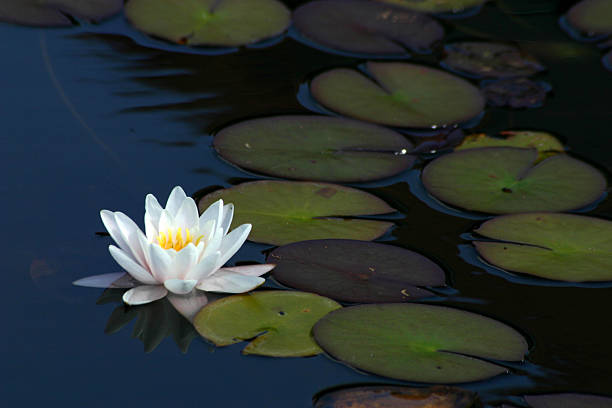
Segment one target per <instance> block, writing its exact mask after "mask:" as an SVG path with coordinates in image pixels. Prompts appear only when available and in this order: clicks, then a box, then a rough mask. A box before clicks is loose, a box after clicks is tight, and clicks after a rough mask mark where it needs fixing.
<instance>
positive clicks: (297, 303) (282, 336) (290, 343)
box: [193, 291, 341, 357]
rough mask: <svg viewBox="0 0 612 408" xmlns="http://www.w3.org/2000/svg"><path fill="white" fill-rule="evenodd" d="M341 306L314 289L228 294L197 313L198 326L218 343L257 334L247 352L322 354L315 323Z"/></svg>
mask: <svg viewBox="0 0 612 408" xmlns="http://www.w3.org/2000/svg"><path fill="white" fill-rule="evenodd" d="M340 307H341V306H340V305H339V304H338V303H336V302H334V301H333V300H331V299H327V298H324V297H322V296H318V295H314V294H312V293H304V292H289V291H262V292H253V293H249V294H246V295H234V296H228V297H225V298H223V299H220V300H217V301H215V302H213V303H210V304H209V305H208V306H206V307H204V308H203V309H202V310H201V311H200V313H198V314H197V315H196V317H195V318H194V320H193V324H194V326H195V328H196V330H197V331H198V332H199V333H200V334H201V335H202V336H203V337H204V338H206V339H207V340H210V341H212V342H213V343H215V344H216V345H217V346H229V345H230V344H235V343H238V342H241V341H244V340H250V339H253V338H254V337H255V339H254V340H253V341H251V342H250V343H249V344H248V345H247V346H246V347H245V348H244V349H243V350H242V352H243V353H244V354H260V355H264V356H271V357H301V356H312V355H315V354H319V353H320V352H321V349H319V347H318V346H317V344H316V343H315V342H314V341H313V339H312V336H311V335H310V331H311V329H312V326H313V325H314V324H315V323H316V322H317V321H318V320H319V319H320V318H321V317H323V316H325V315H326V314H327V313H329V312H331V311H332V310H335V309H338V308H340Z"/></svg>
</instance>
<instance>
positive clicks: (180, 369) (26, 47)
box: [0, 1, 612, 408]
mask: <svg viewBox="0 0 612 408" xmlns="http://www.w3.org/2000/svg"><path fill="white" fill-rule="evenodd" d="M286 3H287V4H288V5H290V6H295V5H296V4H298V3H299V2H298V1H294V2H286ZM511 3H512V2H510V1H507V2H506V1H505V2H503V3H502V2H499V3H491V4H487V5H486V6H484V7H483V9H482V11H481V12H480V13H479V14H478V15H476V16H473V17H470V18H467V19H461V20H446V22H445V24H446V28H447V32H448V34H447V37H446V41H451V40H469V39H493V40H514V41H517V42H518V44H520V45H521V47H523V48H524V49H525V50H527V51H529V52H531V53H533V54H534V55H536V56H537V57H538V58H539V59H540V60H541V61H542V62H543V63H544V64H546V65H547V66H548V67H549V70H548V71H547V72H546V73H544V74H542V75H540V76H538V79H542V80H544V81H547V82H549V83H550V84H551V85H552V86H553V92H552V93H551V94H549V98H548V99H547V101H546V102H545V104H544V106H543V107H542V108H539V109H529V110H505V109H488V110H487V113H486V115H485V116H484V118H483V120H482V121H481V122H480V124H479V125H478V126H477V127H476V128H475V130H476V131H487V132H490V133H494V132H497V131H499V130H505V129H521V128H528V129H542V130H547V131H551V132H553V133H555V134H557V135H558V136H559V137H560V138H561V139H562V140H563V141H565V142H566V143H567V145H568V146H569V147H570V148H571V151H572V152H573V153H574V154H575V155H576V156H578V157H580V158H583V159H585V160H587V161H590V162H591V163H594V164H596V165H598V166H600V168H602V169H610V168H612V159H611V157H612V155H611V154H610V153H611V152H612V150H611V148H612V134H611V133H610V118H611V117H612V103H611V99H610V98H611V95H612V73H611V72H609V71H606V69H605V68H604V67H603V66H602V64H601V61H600V59H601V52H600V50H598V49H597V48H596V47H595V46H594V45H592V44H583V43H578V42H575V41H573V40H572V39H570V38H569V37H568V36H567V35H566V34H565V33H564V32H563V31H562V30H560V29H559V26H558V23H557V19H558V16H559V15H560V14H562V13H563V12H564V11H565V10H566V9H567V7H568V6H569V5H571V3H572V2H559V3H558V4H555V3H554V2H551V1H549V2H543V1H542V2H533V8H530V7H528V6H525V7H523V10H527V11H534V12H533V13H529V14H504V13H503V12H501V11H500V7H498V6H500V5H501V6H503V5H504V4H505V5H507V4H511ZM521 4H523V5H528V4H529V2H521ZM536 5H537V7H536ZM551 5H552V6H551ZM538 7H540V8H538ZM91 31H97V33H96V34H93V33H92V32H91ZM105 31H107V32H114V34H103V32H105ZM127 31H128V29H127V28H126V26H125V23H124V22H123V18H122V17H117V18H115V19H113V20H111V21H108V22H107V23H105V24H104V25H101V26H98V27H94V28H91V27H90V28H87V27H76V28H70V29H53V30H45V29H32V28H24V27H18V26H12V25H8V24H0V36H1V37H2V41H0V55H2V64H1V70H2V75H1V76H0V92H1V97H0V115H1V122H0V137H1V141H2V161H1V163H2V166H3V174H4V178H3V182H2V187H1V188H2V193H3V196H4V199H3V213H4V216H3V217H2V231H3V233H2V242H3V244H2V247H3V254H4V275H3V276H4V285H5V290H4V294H3V296H2V303H3V307H2V311H3V317H2V321H3V327H4V334H3V336H2V337H1V340H0V350H1V353H2V367H3V369H2V378H1V379H0V384H1V385H0V389H1V392H0V395H1V396H0V400H1V401H2V402H3V403H5V404H19V406H24V407H25V406H28V407H29V406H39V405H40V404H43V403H44V404H46V405H49V406H66V407H84V406H87V407H106V406H111V405H114V406H129V405H131V406H137V407H164V406H168V405H170V404H172V406H179V407H180V406H194V405H198V406H199V405H201V406H211V407H243V406H250V407H267V408H274V407H304V408H306V407H310V406H311V398H312V396H313V395H314V394H315V393H317V392H319V391H321V390H323V389H325V388H328V387H333V386H337V385H341V384H350V383H365V382H388V380H385V379H383V378H378V377H376V376H371V375H365V374H361V373H358V372H356V371H354V370H352V369H350V368H348V367H346V366H344V365H342V364H338V363H336V362H333V361H332V360H330V359H329V358H327V357H325V356H323V355H320V356H317V357H313V358H302V359H271V358H262V357H252V356H248V357H245V356H242V355H241V354H240V349H241V348H242V345H236V346H232V347H227V348H218V349H215V348H213V347H212V346H210V345H208V344H206V343H205V342H204V341H202V340H200V339H199V338H195V339H194V340H193V341H192V342H191V345H190V347H189V350H188V352H187V353H185V354H183V353H181V351H180V350H179V348H178V347H177V345H176V344H175V343H174V342H173V341H172V339H171V338H170V337H168V338H166V339H164V340H163V341H161V343H160V344H159V346H158V347H156V348H155V349H154V350H153V351H151V352H149V353H145V352H144V351H143V343H142V342H141V341H139V340H138V339H135V338H133V337H132V330H133V327H132V326H133V325H134V320H133V321H132V322H131V323H129V324H127V326H126V327H124V328H123V329H121V330H119V331H117V332H116V333H114V334H105V327H106V325H107V321H108V320H109V317H110V316H111V313H113V310H115V308H117V307H118V306H120V303H119V300H118V298H117V299H116V300H115V302H110V303H107V304H103V305H98V304H96V301H97V299H98V298H99V297H100V295H101V293H102V291H101V290H97V289H84V288H78V287H73V286H71V282H72V281H74V280H75V279H78V278H80V277H84V276H89V275H95V274H101V273H108V272H117V271H118V267H117V265H116V264H115V263H114V261H113V260H112V258H111V257H110V256H109V255H108V252H107V250H106V247H107V246H108V244H109V243H110V238H108V237H105V236H100V235H96V232H99V231H103V226H102V224H101V222H100V220H99V217H98V212H99V210H100V209H101V208H107V209H113V210H121V211H124V212H125V213H126V214H128V215H130V216H131V217H133V218H135V219H137V220H140V217H141V214H142V213H143V211H142V210H143V199H144V196H145V194H147V193H153V194H155V195H157V196H158V197H165V196H167V194H168V193H169V191H170V189H171V188H172V186H174V185H176V184H180V185H182V186H183V187H184V188H185V190H186V191H187V192H188V193H195V192H196V191H198V190H200V189H203V188H209V187H210V186H224V187H227V186H230V185H232V184H236V183H237V182H239V181H241V180H244V179H248V178H255V176H252V175H248V174H247V173H244V172H242V171H240V170H238V169H236V168H234V167H232V166H230V165H229V164H227V163H225V162H223V161H221V160H220V159H219V158H218V157H216V155H215V154H214V153H213V151H212V149H211V147H210V145H211V137H210V134H211V133H212V132H214V131H215V130H217V129H219V128H220V127H222V126H224V125H226V124H228V123H231V122H235V121H238V120H241V119H244V118H248V117H257V116H262V115H272V114H281V113H306V112H308V110H307V109H306V108H304V107H303V106H302V105H301V104H300V102H299V101H298V99H297V97H296V95H297V93H298V89H299V85H300V84H301V83H303V82H304V81H305V80H307V79H308V78H309V76H311V75H312V74H313V73H316V72H318V71H321V70H323V69H326V68H330V67H336V66H339V65H352V64H355V63H358V62H360V61H361V60H359V59H354V58H350V57H345V56H334V55H330V54H326V53H323V52H321V51H318V50H316V49H313V48H309V47H307V46H305V45H303V44H301V43H298V42H296V41H294V40H293V39H291V38H283V39H280V40H279V41H278V42H277V43H276V44H272V45H270V46H268V47H265V48H261V49H244V50H240V51H239V52H235V53H231V54H227V55H216V56H210V55H193V54H179V53H170V52H165V51H161V50H156V49H153V48H148V47H144V46H141V45H138V44H137V43H135V42H134V41H132V40H131V39H130V38H129V37H128V36H127V35H121V33H122V32H127ZM413 60H416V61H420V62H423V63H429V64H434V63H435V61H436V60H435V56H434V55H430V56H419V57H415V58H413ZM417 171H418V170H412V171H410V172H406V173H403V174H401V175H399V176H397V177H395V178H393V179H391V180H384V181H381V182H377V183H371V184H368V185H357V186H359V187H363V188H365V189H367V190H368V191H370V192H372V193H374V194H376V195H378V196H379V197H381V198H384V199H385V200H386V201H387V202H388V203H389V204H390V205H392V206H393V207H395V208H397V209H398V210H400V211H401V216H398V217H395V218H394V220H395V221H396V224H397V226H396V227H395V229H393V230H392V231H391V233H389V234H388V235H386V236H385V237H384V238H383V240H387V241H389V242H390V243H392V244H394V245H399V246H402V247H406V248H410V249H414V250H417V251H419V252H421V253H423V254H425V255H428V256H430V257H431V258H433V259H435V260H437V261H438V262H439V263H440V264H441V265H443V266H444V267H445V269H446V270H447V273H448V276H449V278H450V281H451V283H452V285H453V286H454V288H456V290H457V294H456V295H453V297H451V298H450V299H448V300H444V301H440V302H443V303H444V304H447V305H452V306H456V307H459V308H462V309H466V310H470V311H474V312H478V313H481V314H484V315H487V316H491V317H494V318H496V319H499V320H501V321H503V322H507V323H509V324H511V325H512V326H514V327H516V328H518V329H519V330H520V331H521V332H522V333H524V334H525V335H526V336H527V337H528V338H529V340H530V342H531V350H530V353H529V355H528V362H527V363H526V364H522V365H516V366H513V367H512V368H513V374H508V375H502V376H498V377H496V378H493V379H490V380H488V381H483V382H479V383H472V384H466V385H465V388H468V389H473V390H477V391H479V392H481V393H482V396H483V398H484V399H485V400H486V401H488V402H490V403H495V402H498V401H503V400H506V399H507V398H509V397H511V396H514V395H521V394H523V393H532V392H552V391H579V392H594V393H602V394H609V395H612V348H611V347H610V344H612V325H611V324H610V317H609V312H610V310H611V306H612V288H611V287H609V285H608V287H606V285H592V286H595V287H555V286H550V285H547V284H541V285H533V284H530V283H532V282H533V280H530V281H521V280H520V279H514V280H512V279H507V278H506V277H504V276H507V275H503V274H495V273H491V271H490V270H486V269H485V268H484V267H483V266H482V265H478V264H476V265H473V264H471V263H470V262H474V261H475V256H474V254H473V253H472V252H471V251H470V250H469V249H466V248H467V247H466V246H465V245H466V244H467V241H466V240H465V239H464V238H462V234H463V237H465V233H467V232H469V231H470V230H471V229H472V227H474V226H475V225H477V224H478V223H479V221H478V220H475V219H469V218H461V217H457V216H453V215H450V214H446V213H444V212H442V211H439V210H438V209H435V208H432V207H430V206H429V205H428V204H427V203H425V202H424V201H422V200H421V199H420V198H419V197H418V194H416V192H417V190H418V185H417V184H418V183H416V182H415V180H416V179H417ZM590 214H592V215H598V216H601V217H605V218H612V204H611V203H610V200H609V199H607V200H605V201H603V202H602V203H600V204H599V205H598V206H597V207H596V208H595V209H594V210H592V211H591V212H590ZM268 248H269V247H267V246H264V245H257V244H252V243H248V244H247V245H245V247H243V249H242V250H241V251H240V252H239V254H238V255H237V257H236V258H235V259H233V261H257V262H263V261H264V258H265V256H264V254H263V253H262V250H265V249H268ZM459 255H461V256H459ZM124 314H125V313H124V309H123V308H122V307H119V309H118V311H117V312H115V315H114V316H115V317H114V319H115V320H114V321H113V324H114V325H116V324H117V322H116V320H117V319H121V318H124V317H125V316H124ZM128 317H129V316H128ZM178 326H180V327H182V328H183V330H187V335H189V331H188V326H187V329H185V327H184V325H182V326H181V323H180V322H179V324H178ZM140 329H141V327H140V326H137V327H136V330H140ZM183 333H184V332H183ZM163 335H164V333H161V334H160V333H149V334H148V336H149V337H150V338H149V341H150V342H152V343H155V341H154V340H155V338H156V336H157V338H158V340H159V339H160V338H161V337H159V336H163ZM151 337H152V338H153V340H151Z"/></svg>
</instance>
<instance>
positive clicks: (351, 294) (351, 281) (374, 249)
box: [268, 239, 445, 303]
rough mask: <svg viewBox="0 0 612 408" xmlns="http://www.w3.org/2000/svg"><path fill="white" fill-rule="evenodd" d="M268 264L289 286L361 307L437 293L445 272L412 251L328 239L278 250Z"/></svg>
mask: <svg viewBox="0 0 612 408" xmlns="http://www.w3.org/2000/svg"><path fill="white" fill-rule="evenodd" d="M268 262H270V263H274V264H276V268H275V269H274V272H273V276H274V278H275V279H276V280H277V281H279V282H280V283H282V284H283V285H286V286H290V287H292V288H296V289H299V290H303V291H305V292H314V293H318V294H319V295H323V296H327V297H330V298H332V299H336V300H340V301H344V302H355V303H382V302H403V301H410V300H415V299H419V298H423V297H428V296H433V295H434V294H433V293H432V292H430V291H428V290H426V289H422V288H421V287H423V286H443V285H444V284H445V276H444V271H443V270H442V269H441V268H440V267H439V266H438V265H436V264H435V263H434V262H432V261H430V260H429V259H428V258H426V257H424V256H423V255H420V254H418V253H416V252H413V251H409V250H407V249H403V248H399V247H395V246H391V245H384V244H376V243H373V242H363V241H353V240H339V239H325V240H316V241H303V242H297V243H294V244H289V245H285V246H282V247H280V248H277V249H275V250H274V251H272V252H271V253H270V255H268Z"/></svg>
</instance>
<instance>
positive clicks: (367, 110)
mask: <svg viewBox="0 0 612 408" xmlns="http://www.w3.org/2000/svg"><path fill="white" fill-rule="evenodd" d="M366 68H367V71H368V73H369V75H370V77H367V76H366V75H364V74H363V73H360V72H358V71H355V70H352V69H347V68H337V69H333V70H331V71H327V72H324V73H322V74H320V75H318V76H317V77H315V78H314V79H313V80H312V82H311V84H310V90H311V92H312V95H313V97H314V98H315V99H316V100H317V101H318V102H319V103H321V104H322V105H323V106H325V107H327V108H329V109H331V110H333V111H336V112H338V113H341V114H343V115H346V116H351V117H354V118H357V119H360V120H365V121H368V122H374V123H381V124H385V125H392V126H402V127H411V128H436V127H443V126H448V125H452V124H457V123H462V122H466V121H468V120H469V119H472V118H474V117H475V116H477V115H478V114H479V113H480V112H481V111H482V109H483V108H484V104H485V101H484V98H483V96H482V95H481V93H480V91H479V90H478V88H476V87H474V86H473V85H472V84H470V83H469V82H467V81H465V80H464V79H461V78H459V77H456V76H454V75H451V74H448V73H446V72H443V71H440V70H437V69H433V68H429V67H426V66H423V65H416V64H409V63H403V62H368V63H367V64H366Z"/></svg>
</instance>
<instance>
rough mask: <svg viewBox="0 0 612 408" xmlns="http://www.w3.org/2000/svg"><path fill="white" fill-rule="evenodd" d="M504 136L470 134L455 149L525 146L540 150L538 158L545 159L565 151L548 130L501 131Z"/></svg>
mask: <svg viewBox="0 0 612 408" xmlns="http://www.w3.org/2000/svg"><path fill="white" fill-rule="evenodd" d="M500 135H501V136H503V137H493V136H488V135H486V134H484V133H477V134H473V135H468V136H466V137H465V139H464V140H463V143H461V144H460V145H459V146H457V147H456V148H455V150H465V149H475V148H480V147H504V146H506V147H523V148H533V149H537V150H538V158H539V159H540V160H543V159H545V158H546V157H548V156H551V155H552V154H555V153H561V152H563V151H564V148H563V144H562V143H561V142H560V141H559V140H558V139H557V138H556V137H554V136H553V135H551V134H550V133H547V132H538V131H532V130H521V131H515V130H507V131H504V132H501V133H500Z"/></svg>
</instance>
